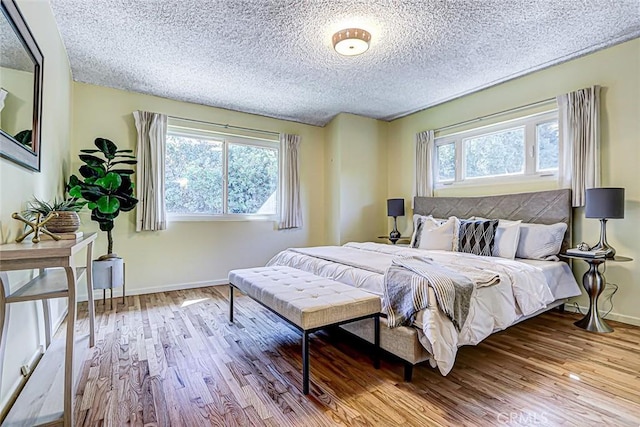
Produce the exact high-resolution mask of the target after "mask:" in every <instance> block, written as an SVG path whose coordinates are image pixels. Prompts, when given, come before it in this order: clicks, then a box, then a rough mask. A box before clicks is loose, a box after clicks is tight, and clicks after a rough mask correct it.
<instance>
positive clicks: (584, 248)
mask: <svg viewBox="0 0 640 427" xmlns="http://www.w3.org/2000/svg"><path fill="white" fill-rule="evenodd" d="M578 249H580V250H581V251H588V250H590V249H591V247H590V246H589V245H588V244H586V243H585V242H581V243H580V244H579V245H578Z"/></svg>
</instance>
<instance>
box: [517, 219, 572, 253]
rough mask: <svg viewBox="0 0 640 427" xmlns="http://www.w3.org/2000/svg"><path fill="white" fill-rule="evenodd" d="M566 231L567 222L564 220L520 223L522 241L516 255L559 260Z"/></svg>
mask: <svg viewBox="0 0 640 427" xmlns="http://www.w3.org/2000/svg"><path fill="white" fill-rule="evenodd" d="M565 231H567V224H565V223H564V222H559V223H557V224H551V225H544V224H529V223H526V222H523V223H522V224H520V241H519V242H518V250H517V252H516V257H518V258H528V259H544V260H550V259H555V260H557V259H558V258H557V257H556V255H557V254H558V253H559V252H560V248H561V247H562V240H563V239H564V233H565Z"/></svg>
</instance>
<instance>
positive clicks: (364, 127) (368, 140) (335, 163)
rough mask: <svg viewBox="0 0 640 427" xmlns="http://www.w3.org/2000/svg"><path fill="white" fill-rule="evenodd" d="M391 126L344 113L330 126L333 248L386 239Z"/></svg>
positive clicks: (329, 183) (328, 177) (328, 148)
mask: <svg viewBox="0 0 640 427" xmlns="http://www.w3.org/2000/svg"><path fill="white" fill-rule="evenodd" d="M387 126H388V124H387V123H385V122H381V121H379V120H374V119H369V118H366V117H360V116H356V115H353V114H344V113H343V114H339V115H338V116H336V117H335V118H334V119H333V120H332V121H331V123H330V124H329V125H328V126H327V172H326V173H327V190H328V194H327V200H328V204H329V206H330V207H329V209H328V210H327V214H328V215H329V220H328V223H329V227H330V229H329V231H328V233H329V238H330V240H329V241H330V242H331V243H332V244H343V243H346V242H349V241H371V240H375V238H376V236H378V235H381V234H386V233H387V232H388V231H386V226H387V224H386V222H387V221H386V204H385V200H386V193H387V142H386V141H387Z"/></svg>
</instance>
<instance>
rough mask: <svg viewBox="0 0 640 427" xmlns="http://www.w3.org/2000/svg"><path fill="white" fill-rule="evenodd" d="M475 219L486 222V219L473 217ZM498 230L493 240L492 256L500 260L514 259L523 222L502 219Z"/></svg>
mask: <svg viewBox="0 0 640 427" xmlns="http://www.w3.org/2000/svg"><path fill="white" fill-rule="evenodd" d="M472 218H473V219H478V220H484V219H485V218H480V217H472ZM499 221H500V222H498V228H497V229H496V237H495V238H494V240H493V253H492V254H491V255H492V256H497V257H500V258H507V259H514V258H515V257H516V252H517V250H518V242H519V241H520V224H521V223H522V221H510V220H508V219H501V220H499Z"/></svg>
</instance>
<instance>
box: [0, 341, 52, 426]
mask: <svg viewBox="0 0 640 427" xmlns="http://www.w3.org/2000/svg"><path fill="white" fill-rule="evenodd" d="M43 354H44V346H43V345H39V346H38V348H37V349H36V351H35V352H34V353H33V355H32V356H31V357H30V358H29V361H28V362H27V365H29V370H30V371H31V372H33V370H34V369H35V366H36V363H37V362H38V361H39V360H40V357H41V356H42V355H43ZM26 382H27V380H26V378H25V377H22V376H21V377H20V378H18V379H17V380H16V381H15V382H14V383H13V384H11V385H10V386H9V387H8V388H7V393H6V396H5V397H4V399H2V401H0V409H1V410H0V414H1V415H3V416H4V415H6V414H5V413H6V412H8V409H9V408H8V405H9V404H13V402H14V401H15V399H16V398H17V397H18V396H17V392H18V391H19V390H21V389H22V387H24V384H25V383H26Z"/></svg>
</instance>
